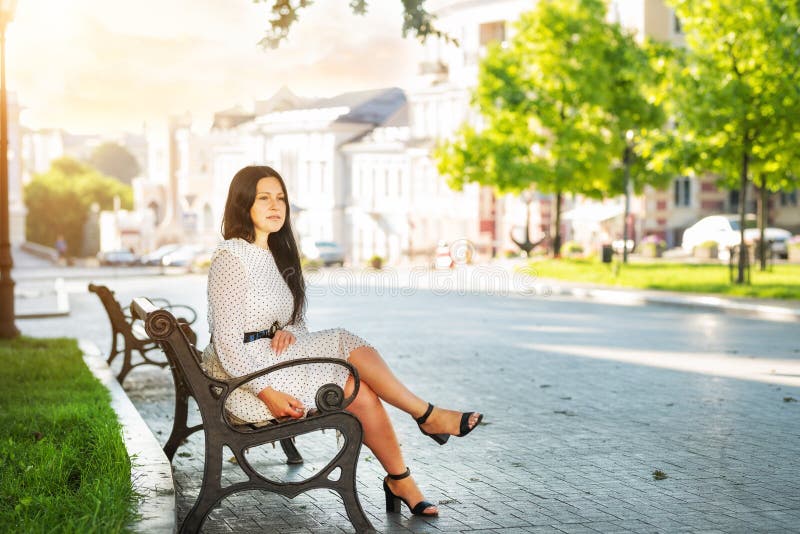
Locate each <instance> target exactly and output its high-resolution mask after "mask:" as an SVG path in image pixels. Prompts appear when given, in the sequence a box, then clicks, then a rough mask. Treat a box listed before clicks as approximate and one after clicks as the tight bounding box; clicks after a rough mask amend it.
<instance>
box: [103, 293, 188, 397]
mask: <svg viewBox="0 0 800 534" xmlns="http://www.w3.org/2000/svg"><path fill="white" fill-rule="evenodd" d="M89 291H91V292H92V293H94V294H96V295H97V296H98V297H99V298H100V302H102V303H103V308H105V310H106V315H108V320H109V322H110V323H111V350H110V351H109V354H108V359H107V362H108V364H109V365H110V364H111V362H112V361H114V359H115V358H116V357H117V355H119V354H123V360H122V368H121V369H120V372H119V374H118V375H117V380H118V381H119V383H120V384H122V383H123V382H124V381H125V378H126V377H127V376H128V373H130V372H131V370H132V369H134V368H135V367H139V366H140V365H157V366H159V367H165V366H166V365H167V364H168V363H167V362H166V361H156V360H153V359H151V358H150V357H149V356H148V353H149V352H151V351H154V350H155V351H158V352H159V353H160V352H161V349H160V347H159V345H158V343H156V342H155V341H154V340H152V339H150V338H148V336H147V333H146V332H145V330H144V327H143V326H142V323H141V322H140V321H137V320H136V319H135V318H133V317H132V316H130V315H127V314H126V313H125V311H124V310H123V309H122V306H120V304H119V302H117V300H116V299H115V298H114V292H113V291H111V289H109V288H108V287H107V286H103V285H95V284H89ZM158 303H159V304H160V305H162V306H163V307H164V308H166V309H170V310H182V311H183V312H184V313H186V314H187V315H188V317H189V318H188V319H187V318H184V317H179V318H178V321H179V322H180V323H181V324H184V325H186V327H188V326H189V325H191V324H193V323H194V322H195V320H196V319H197V312H195V311H194V309H192V308H191V307H189V306H186V305H183V304H170V303H169V302H168V301H166V300H164V299H158ZM187 335H189V336H190V337H191V338H192V342H193V343H194V342H196V340H197V336H196V335H195V333H194V332H193V331H192V330H191V328H187ZM120 338H121V339H122V347H121V348H120V347H119V344H118V343H119V340H120ZM133 351H136V352H138V353H139V356H140V359H141V361H138V362H136V363H133Z"/></svg>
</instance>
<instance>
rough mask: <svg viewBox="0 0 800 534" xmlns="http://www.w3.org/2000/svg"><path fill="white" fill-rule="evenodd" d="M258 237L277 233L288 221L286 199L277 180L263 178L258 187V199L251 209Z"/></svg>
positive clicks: (251, 216) (270, 177)
mask: <svg viewBox="0 0 800 534" xmlns="http://www.w3.org/2000/svg"><path fill="white" fill-rule="evenodd" d="M250 219H251V220H252V221H253V227H254V228H255V231H256V237H258V236H259V235H264V234H267V235H269V234H271V233H273V232H277V231H278V230H280V229H281V228H282V227H283V223H284V222H285V221H286V198H285V197H284V194H283V189H281V183H280V182H279V181H278V179H277V178H275V177H273V176H269V177H266V178H262V179H260V180H259V181H258V184H257V185H256V199H255V200H254V201H253V205H252V206H251V207H250Z"/></svg>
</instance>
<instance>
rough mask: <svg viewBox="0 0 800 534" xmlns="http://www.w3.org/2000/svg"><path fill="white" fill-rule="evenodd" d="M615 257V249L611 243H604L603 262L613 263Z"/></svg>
mask: <svg viewBox="0 0 800 534" xmlns="http://www.w3.org/2000/svg"><path fill="white" fill-rule="evenodd" d="M613 258H614V249H613V248H611V245H603V263H611V260H612V259H613Z"/></svg>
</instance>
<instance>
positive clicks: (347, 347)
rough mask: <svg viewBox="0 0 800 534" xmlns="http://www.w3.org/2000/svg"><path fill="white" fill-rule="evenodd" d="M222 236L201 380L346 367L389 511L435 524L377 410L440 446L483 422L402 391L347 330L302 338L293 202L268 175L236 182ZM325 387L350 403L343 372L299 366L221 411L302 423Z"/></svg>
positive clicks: (246, 173) (255, 172)
mask: <svg viewBox="0 0 800 534" xmlns="http://www.w3.org/2000/svg"><path fill="white" fill-rule="evenodd" d="M222 234H223V236H224V238H225V241H224V242H222V243H221V244H220V245H219V246H218V247H217V249H216V250H215V251H214V255H213V257H212V260H211V268H210V270H209V274H208V321H209V327H210V331H211V334H212V343H211V344H209V346H208V347H207V348H206V350H205V351H204V353H203V363H204V367H205V369H206V371H207V372H208V373H209V374H211V375H212V376H214V377H216V378H228V377H236V376H243V375H245V374H248V373H252V372H255V371H258V370H260V369H263V368H265V367H268V366H271V365H275V364H277V363H280V362H282V361H287V360H294V359H297V358H308V357H329V358H334V357H338V358H343V359H347V360H348V361H349V362H350V363H351V364H352V365H353V366H354V367H355V368H356V369H357V370H358V374H359V376H360V378H361V386H360V388H359V391H358V395H357V397H356V398H355V400H354V401H353V402H352V404H350V406H349V407H348V410H349V411H351V412H352V413H353V414H354V415H355V416H356V417H357V418H358V419H359V421H360V422H361V425H362V427H363V429H364V444H365V445H366V446H367V447H369V448H370V449H371V450H372V452H373V453H374V454H375V457H376V458H377V459H378V460H379V461H380V462H381V465H383V467H384V469H386V472H387V473H388V476H387V477H386V478H385V479H384V483H383V489H384V491H385V493H386V506H387V511H390V512H399V511H400V501H401V500H402V501H403V502H405V503H406V505H407V506H408V507H409V509H410V510H411V512H412V513H413V514H414V515H426V516H432V515H438V513H439V511H438V509H437V507H436V506H435V505H433V504H431V503H429V502H427V501H425V500H424V498H423V496H422V492H421V491H420V490H419V488H418V487H417V485H416V483H415V482H414V480H413V478H411V476H410V471H409V470H408V469H407V468H406V464H405V461H404V460H403V455H402V453H401V452H400V445H399V444H398V441H397V437H396V436H395V433H394V428H393V427H392V423H391V421H390V420H389V416H388V414H387V413H386V410H385V409H384V406H383V404H382V402H381V401H382V400H383V401H386V402H388V403H389V404H391V405H392V406H396V407H397V408H399V409H400V410H403V411H404V412H406V413H408V414H409V415H411V416H412V417H414V418H415V419H416V421H417V423H418V425H419V429H420V431H421V432H422V433H423V434H425V435H427V436H430V437H431V438H433V439H434V440H435V441H436V442H437V443H439V444H441V445H444V443H445V442H446V441H447V440H448V438H449V437H450V436H451V435H452V436H465V435H467V434H469V433H470V432H471V431H472V430H473V429H474V428H475V427H476V426H477V425H478V423H480V421H481V419H482V417H483V416H482V415H481V414H478V413H474V412H468V413H461V412H456V411H451V410H444V409H440V408H434V406H433V405H432V404H428V403H427V402H425V401H423V400H422V399H421V398H419V397H417V396H416V395H414V393H412V392H411V391H410V390H409V389H408V388H407V387H406V386H405V385H404V384H403V383H402V382H400V381H399V380H398V379H397V378H396V377H395V376H394V374H393V373H392V371H391V370H390V369H389V367H388V366H387V365H386V362H385V361H384V360H383V358H381V356H380V354H378V352H377V351H376V350H375V349H374V348H373V347H371V346H370V345H369V344H368V343H367V342H365V341H364V340H363V339H361V338H360V337H358V336H356V335H354V334H352V333H350V332H348V331H347V330H343V329H341V328H334V329H330V330H321V331H317V332H309V331H308V329H307V328H306V325H305V319H304V316H305V304H306V295H305V283H304V281H303V276H302V271H301V268H300V257H299V254H298V251H297V245H296V243H295V239H294V235H293V233H292V226H291V219H290V214H289V196H288V194H287V192H286V185H285V184H284V182H283V179H282V178H281V177H280V175H279V174H278V173H277V172H276V171H275V170H274V169H272V168H270V167H266V166H263V167H256V166H252V167H245V168H243V169H241V170H240V171H239V172H237V173H236V175H235V176H234V177H233V180H232V182H231V185H230V189H229V191H228V199H227V201H226V203H225V214H224V216H223V221H222ZM327 383H334V384H338V385H340V386H341V387H342V388H344V391H345V394H346V395H348V396H349V395H350V394H351V393H352V391H353V387H354V386H353V378H352V377H351V376H350V374H349V373H348V371H347V369H345V368H344V367H342V366H339V365H331V364H309V365H300V366H295V367H291V368H288V369H283V370H280V371H277V372H275V373H271V374H269V375H267V376H263V377H260V378H256V379H254V380H252V381H250V382H248V383H247V384H245V385H244V386H243V387H242V388H239V389H237V390H235V391H234V392H233V393H232V394H231V396H230V397H229V398H228V402H227V404H226V409H227V410H228V412H229V414H230V415H232V416H234V417H235V418H237V419H239V420H241V421H243V422H248V423H261V422H265V421H269V420H272V419H278V418H285V417H292V418H300V417H304V416H305V415H306V414H307V413H308V411H309V410H310V409H313V408H314V397H315V394H316V392H317V390H318V389H319V387H320V386H322V385H323V384H327Z"/></svg>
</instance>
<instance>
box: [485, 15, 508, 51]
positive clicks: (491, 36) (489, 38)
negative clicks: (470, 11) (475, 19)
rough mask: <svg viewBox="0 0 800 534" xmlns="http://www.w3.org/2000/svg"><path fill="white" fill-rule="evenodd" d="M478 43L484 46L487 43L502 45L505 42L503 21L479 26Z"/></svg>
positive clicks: (504, 24)
mask: <svg viewBox="0 0 800 534" xmlns="http://www.w3.org/2000/svg"><path fill="white" fill-rule="evenodd" d="M480 39H481V41H480V43H481V46H486V45H488V44H489V43H494V42H499V43H502V42H503V41H505V40H506V23H505V21H503V20H498V21H496V22H487V23H485V24H481V25H480Z"/></svg>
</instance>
